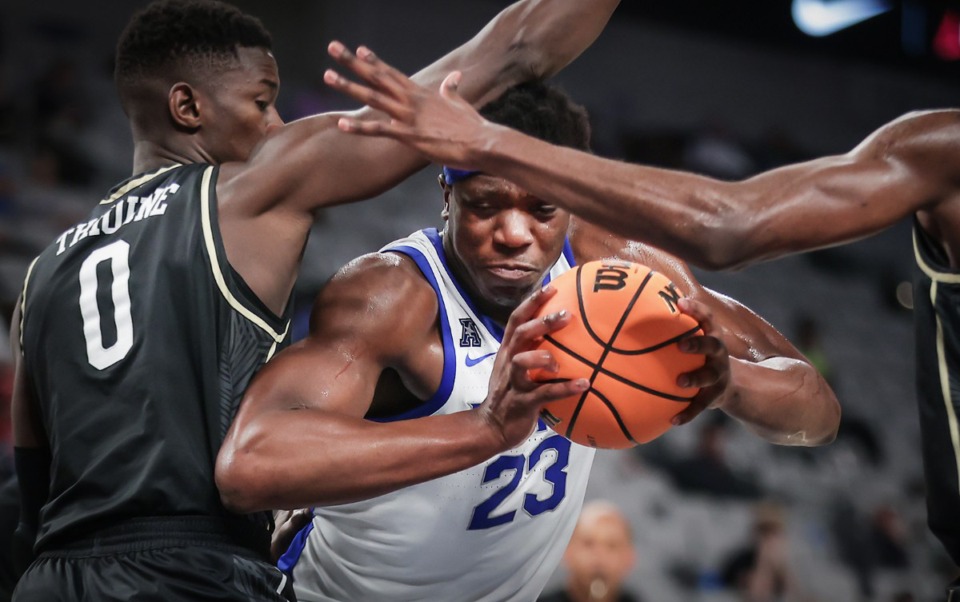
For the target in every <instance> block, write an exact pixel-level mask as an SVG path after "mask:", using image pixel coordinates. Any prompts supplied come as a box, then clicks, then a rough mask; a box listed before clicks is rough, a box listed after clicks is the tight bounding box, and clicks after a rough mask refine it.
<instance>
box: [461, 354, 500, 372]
mask: <svg viewBox="0 0 960 602" xmlns="http://www.w3.org/2000/svg"><path fill="white" fill-rule="evenodd" d="M496 354H497V352H496V351H493V352H491V353H488V354H486V355H481V356H480V357H478V358H472V357H470V356H469V355H468V356H467V357H465V358H463V363H464V364H466V365H467V368H472V367H474V366H476V365H477V364H479V363H480V362H482V361H483V360H485V359H487V358H488V357H490V356H491V355H496Z"/></svg>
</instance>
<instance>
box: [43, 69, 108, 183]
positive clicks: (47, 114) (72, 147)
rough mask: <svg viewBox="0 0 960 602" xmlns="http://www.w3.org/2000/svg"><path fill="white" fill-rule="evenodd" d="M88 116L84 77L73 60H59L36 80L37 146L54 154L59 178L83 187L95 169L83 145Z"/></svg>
mask: <svg viewBox="0 0 960 602" xmlns="http://www.w3.org/2000/svg"><path fill="white" fill-rule="evenodd" d="M89 114H90V107H88V106H87V100H86V91H85V89H84V87H83V78H82V77H81V76H80V73H79V70H78V68H77V65H76V63H74V62H73V61H71V60H68V59H63V60H59V61H57V62H56V63H54V64H53V65H52V66H50V68H49V69H48V70H47V71H46V72H45V73H44V74H43V75H42V76H41V77H40V78H39V79H38V80H37V83H36V87H35V89H34V115H35V117H36V120H37V124H36V125H37V132H38V140H37V141H36V143H37V146H38V147H39V148H41V149H45V151H47V152H51V153H52V154H53V158H54V159H55V161H54V163H53V164H54V165H55V166H56V168H57V179H58V180H60V181H62V182H64V183H65V184H72V185H77V186H83V185H86V184H89V183H90V181H91V177H92V174H93V171H94V168H95V166H94V165H92V164H91V162H90V160H89V159H88V153H87V152H86V151H85V149H84V148H83V144H82V134H83V130H84V128H85V127H86V126H87V124H88V115H89Z"/></svg>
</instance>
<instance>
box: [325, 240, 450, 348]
mask: <svg viewBox="0 0 960 602" xmlns="http://www.w3.org/2000/svg"><path fill="white" fill-rule="evenodd" d="M438 311H439V305H438V303H437V298H436V294H435V293H434V291H433V288H432V287H431V286H430V284H429V283H428V282H427V281H426V279H425V278H424V277H423V276H422V274H421V273H420V270H419V269H418V268H417V266H416V264H414V262H413V261H412V260H410V259H409V258H407V257H405V256H402V255H398V254H396V253H371V254H368V255H363V256H362V257H359V258H357V259H354V260H353V261H351V262H350V263H348V264H347V265H345V266H343V267H342V268H340V270H339V271H338V272H337V273H336V275H334V277H333V278H332V279H331V280H330V282H329V283H327V285H326V286H324V288H323V290H322V291H321V292H320V294H319V296H318V297H317V300H316V302H315V303H314V306H313V313H312V315H311V320H310V334H311V336H316V337H318V338H319V339H320V340H323V339H329V337H330V336H332V335H335V336H336V337H337V338H344V337H345V338H355V337H377V340H378V342H383V343H384V346H385V347H386V346H387V344H390V343H391V342H394V343H396V344H395V345H392V348H393V349H396V350H397V351H398V352H399V351H400V350H401V348H406V347H408V346H410V345H416V344H419V342H421V341H422V338H421V337H425V336H430V335H431V334H432V333H434V331H435V324H436V321H437V315H438Z"/></svg>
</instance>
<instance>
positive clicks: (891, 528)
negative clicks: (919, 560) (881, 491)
mask: <svg viewBox="0 0 960 602" xmlns="http://www.w3.org/2000/svg"><path fill="white" fill-rule="evenodd" d="M870 539H871V546H872V547H873V549H874V551H875V553H876V559H877V564H878V565H880V566H881V567H883V568H888V569H905V568H907V567H909V566H910V555H909V552H908V551H907V528H906V525H905V524H904V521H903V518H902V517H901V516H900V514H898V513H897V511H896V510H894V509H893V507H892V506H890V505H888V504H881V505H880V506H878V507H877V508H876V509H875V510H874V511H873V516H872V517H871V521H870Z"/></svg>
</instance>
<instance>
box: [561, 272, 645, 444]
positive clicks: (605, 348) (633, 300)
mask: <svg viewBox="0 0 960 602" xmlns="http://www.w3.org/2000/svg"><path fill="white" fill-rule="evenodd" d="M652 277H653V271H652V270H647V275H646V276H644V278H643V282H641V283H640V285H639V286H637V290H636V292H635V293H634V294H633V298H631V299H630V302H629V303H628V304H627V307H626V308H625V309H624V310H623V313H621V314H620V321H619V322H617V326H616V328H614V329H613V332H612V333H610V340H609V341H607V342H605V343H601V345H602V346H603V351H602V352H601V354H600V359H599V360H597V364H596V367H595V368H594V369H593V374H591V375H590V388H589V389H587V390H586V391H584V392H583V394H582V395H581V396H580V399H579V400H578V401H577V407H576V408H574V410H573V414H571V416H570V424H569V426H568V427H567V434H566V436H567V437H568V438H569V437H570V436H571V434H572V433H573V427H574V425H575V424H576V422H577V417H578V416H579V415H580V410H582V409H583V404H584V402H585V401H586V399H587V395H588V394H589V393H590V391H592V390H593V381H594V379H596V378H597V374H599V373H600V366H602V365H603V360H604V359H606V357H607V355H609V354H610V350H611V349H612V347H613V342H614V341H615V340H616V339H617V335H619V334H620V331H621V330H622V329H623V325H624V324H626V322H627V317H628V316H629V315H630V312H631V311H632V310H633V306H634V305H636V304H637V300H638V299H640V296H641V295H643V291H644V289H646V288H647V283H648V282H650V279H651V278H652ZM577 296H578V298H579V299H580V301H581V303H582V291H581V287H580V272H579V271H578V273H577ZM580 311H581V314H582V315H583V316H584V320H583V322H584V324H586V323H587V319H586V312H584V308H583V306H582V305H581V308H580ZM588 330H589V327H588ZM591 336H593V335H592V332H591ZM617 419H618V420H619V415H618V416H617Z"/></svg>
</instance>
